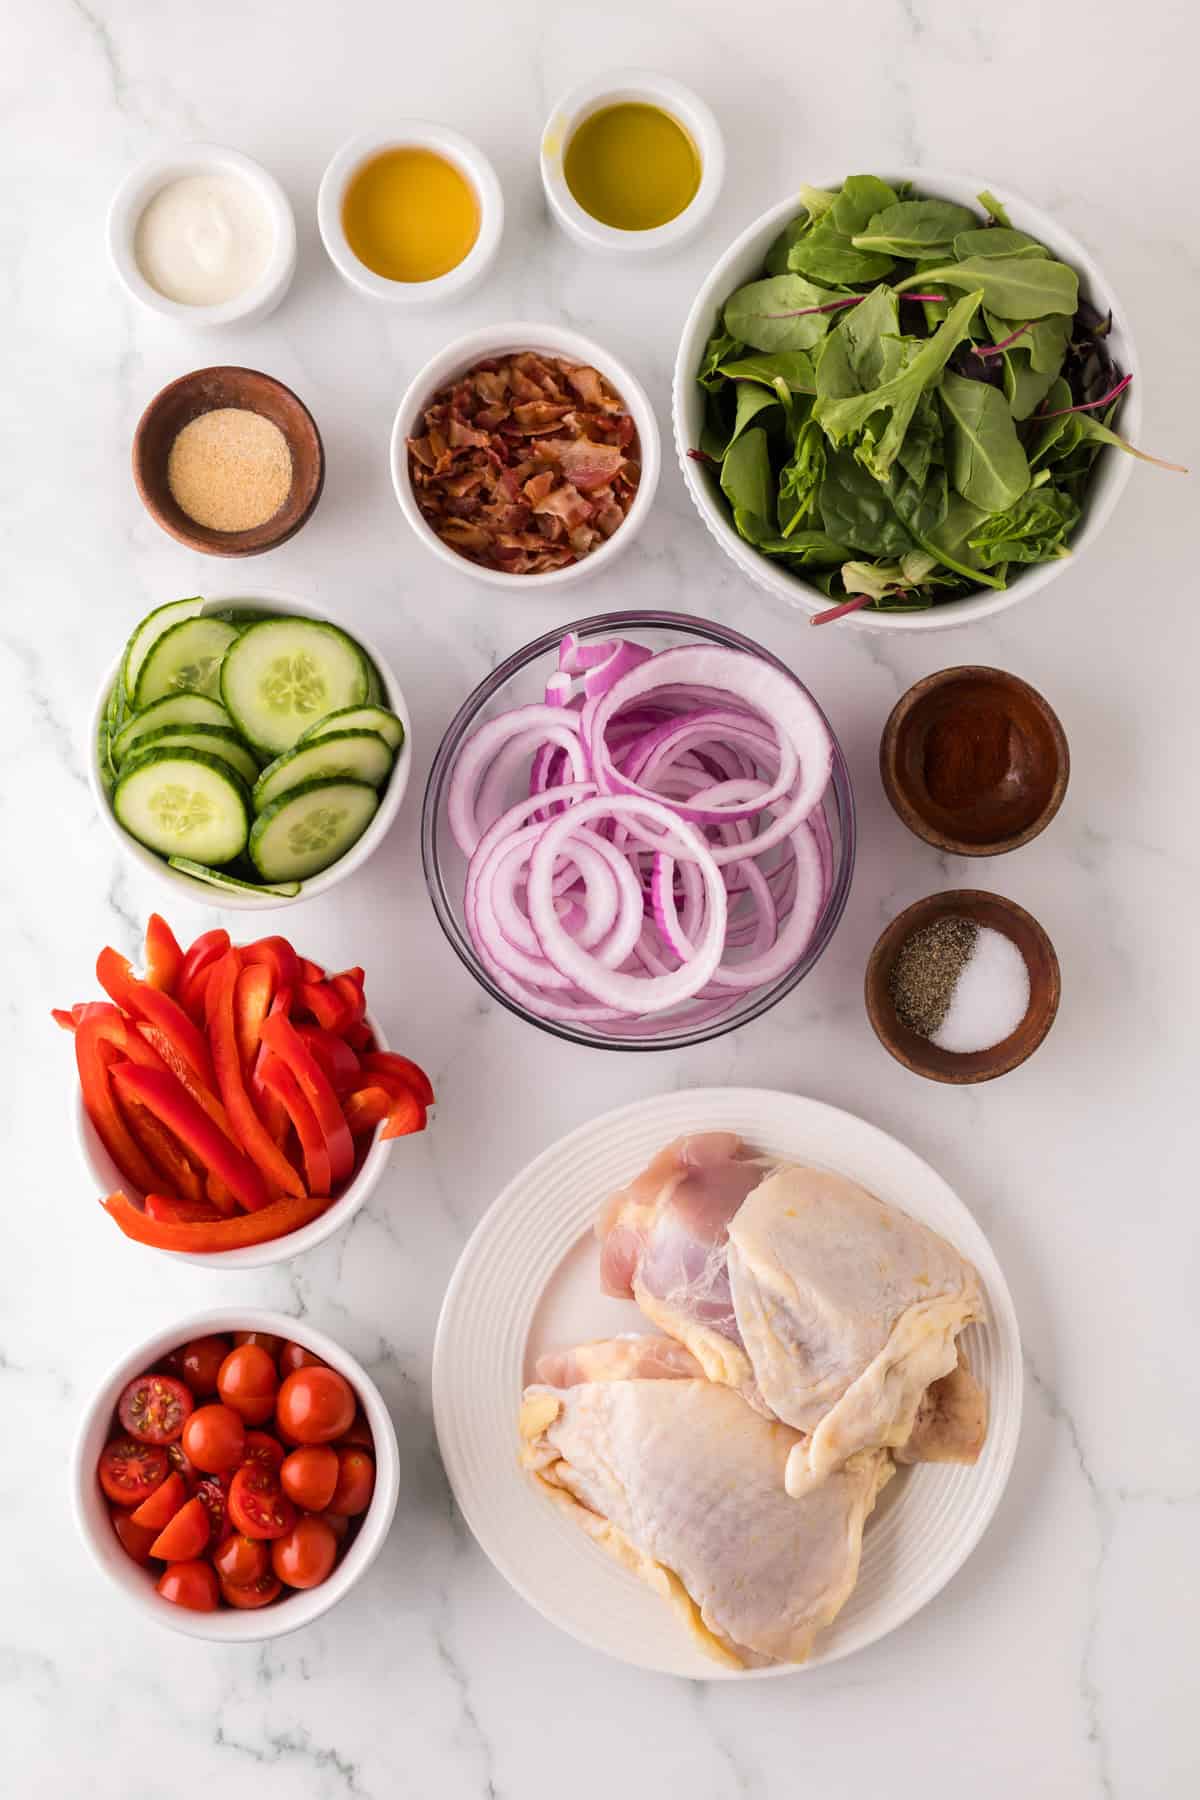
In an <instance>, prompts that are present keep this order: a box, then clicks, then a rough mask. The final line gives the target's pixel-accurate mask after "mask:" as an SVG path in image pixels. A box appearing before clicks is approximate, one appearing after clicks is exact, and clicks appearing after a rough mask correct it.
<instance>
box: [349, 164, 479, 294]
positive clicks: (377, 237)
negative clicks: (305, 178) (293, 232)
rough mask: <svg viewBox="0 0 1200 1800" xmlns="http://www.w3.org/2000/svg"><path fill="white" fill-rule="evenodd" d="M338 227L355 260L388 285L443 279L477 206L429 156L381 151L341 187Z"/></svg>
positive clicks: (472, 225) (463, 249) (464, 184)
mask: <svg viewBox="0 0 1200 1800" xmlns="http://www.w3.org/2000/svg"><path fill="white" fill-rule="evenodd" d="M342 229H343V230H344V232H345V233H346V241H347V243H348V244H349V245H350V248H351V250H353V252H354V254H355V256H357V258H358V260H359V262H361V263H364V264H365V265H366V267H367V268H368V269H370V270H371V271H372V272H373V273H374V274H376V275H382V276H384V277H385V278H386V279H387V280H388V281H435V280H436V279H437V277H438V276H439V275H448V274H449V272H450V270H451V269H456V268H457V267H458V265H459V263H460V262H462V260H463V258H464V257H465V256H466V255H467V254H468V252H469V251H470V249H471V247H472V245H473V244H474V242H475V239H476V238H477V237H478V236H479V202H478V200H477V199H476V197H475V190H474V189H473V188H472V186H471V184H470V182H469V181H468V180H467V178H466V176H465V175H464V174H463V173H462V170H461V169H459V168H457V167H456V166H455V165H454V163H452V162H450V161H448V160H447V158H446V157H444V156H439V155H438V154H437V153H436V151H433V150H418V149H415V148H413V149H396V150H384V151H382V152H381V153H380V154H379V155H378V156H374V157H372V158H371V160H370V162H367V163H364V164H363V166H362V168H361V169H359V170H358V171H357V173H356V174H355V175H354V176H353V178H352V179H351V181H350V184H349V186H348V187H347V189H346V198H345V200H344V201H343V202H342Z"/></svg>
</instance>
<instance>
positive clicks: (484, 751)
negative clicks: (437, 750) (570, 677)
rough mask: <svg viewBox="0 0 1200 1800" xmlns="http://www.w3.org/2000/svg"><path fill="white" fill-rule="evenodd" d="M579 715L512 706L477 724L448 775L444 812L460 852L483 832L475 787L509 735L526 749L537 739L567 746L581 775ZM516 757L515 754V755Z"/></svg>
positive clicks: (509, 739) (486, 822) (583, 774)
mask: <svg viewBox="0 0 1200 1800" xmlns="http://www.w3.org/2000/svg"><path fill="white" fill-rule="evenodd" d="M581 718H582V715H581V714H579V713H572V712H571V711H569V710H568V709H567V708H565V707H558V706H518V707H516V708H514V710H513V711H512V712H509V713H501V715H500V717H499V718H497V719H489V720H488V722H487V724H486V725H481V726H480V728H479V730H478V731H477V732H476V733H475V735H474V736H473V737H469V738H468V739H467V741H466V743H465V744H464V745H463V747H462V749H461V750H460V751H459V753H458V761H457V763H455V765H454V774H453V776H452V777H451V780H450V792H449V795H448V798H447V805H446V812H447V817H448V819H449V822H450V830H451V831H452V832H453V834H454V841H455V843H456V844H457V845H458V847H459V849H460V850H461V851H462V852H463V855H464V856H469V855H470V854H471V852H472V850H474V848H475V846H476V844H477V843H478V842H479V840H480V838H481V837H482V836H483V833H484V831H486V829H487V827H488V825H489V824H490V823H491V820H484V821H483V822H482V823H481V822H480V820H479V818H478V816H477V813H476V805H477V788H478V785H479V782H480V780H481V779H483V778H485V777H486V776H487V775H488V774H489V773H490V771H491V768H492V764H493V761H494V759H495V758H496V757H497V756H498V755H499V753H500V752H501V751H502V750H503V749H504V748H505V747H506V746H508V745H510V744H512V743H513V741H514V740H516V739H519V740H520V741H521V744H522V746H523V750H524V752H526V753H529V752H532V751H533V749H534V748H535V747H536V745H538V744H539V743H542V742H550V743H553V744H556V745H557V746H558V747H559V748H560V749H562V750H566V751H568V753H569V754H570V755H571V759H572V768H573V769H577V770H578V773H577V775H576V780H579V781H582V780H585V779H586V768H585V765H584V760H583V746H582V744H581V741H580V729H581V726H580V721H581ZM518 760H519V759H518Z"/></svg>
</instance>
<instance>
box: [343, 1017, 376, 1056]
mask: <svg viewBox="0 0 1200 1800" xmlns="http://www.w3.org/2000/svg"><path fill="white" fill-rule="evenodd" d="M342 1036H343V1038H344V1039H345V1040H346V1042H347V1043H348V1044H349V1046H350V1048H351V1049H352V1050H353V1051H354V1052H355V1054H356V1055H358V1056H361V1055H362V1053H363V1051H364V1050H373V1049H374V1048H375V1033H374V1032H373V1031H372V1030H371V1027H370V1026H369V1025H368V1024H367V1021H366V1020H365V1019H359V1021H358V1023H357V1024H355V1025H347V1027H346V1029H345V1031H343V1033H342Z"/></svg>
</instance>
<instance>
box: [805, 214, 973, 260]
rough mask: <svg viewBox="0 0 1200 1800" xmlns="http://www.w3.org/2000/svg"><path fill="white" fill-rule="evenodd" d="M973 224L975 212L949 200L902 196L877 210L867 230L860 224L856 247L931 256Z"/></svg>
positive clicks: (889, 252) (946, 248)
mask: <svg viewBox="0 0 1200 1800" xmlns="http://www.w3.org/2000/svg"><path fill="white" fill-rule="evenodd" d="M834 218H835V219H836V218H837V209H836V207H835V208H834ZM974 224H975V214H974V213H973V212H971V211H969V209H968V208H967V207H965V206H955V205H954V204H953V202H952V201H949V200H899V201H897V203H896V205H895V206H888V207H885V208H884V209H883V211H882V212H878V213H876V214H875V216H874V217H873V218H872V219H871V221H870V222H869V224H868V225H867V227H866V229H865V230H864V229H863V227H862V226H861V225H860V226H859V229H858V232H857V234H856V235H855V237H854V247H855V249H856V250H874V251H878V252H880V253H881V254H883V255H884V256H901V257H909V258H913V257H918V256H929V255H930V254H931V253H932V252H933V251H934V250H938V249H944V250H947V251H948V250H949V248H950V245H951V244H952V243H953V241H954V239H955V237H956V236H957V235H958V233H959V232H960V231H970V230H971V228H972V226H973V225H974Z"/></svg>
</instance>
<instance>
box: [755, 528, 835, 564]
mask: <svg viewBox="0 0 1200 1800" xmlns="http://www.w3.org/2000/svg"><path fill="white" fill-rule="evenodd" d="M755 549H757V550H761V551H762V553H763V555H764V556H781V557H785V558H786V559H787V560H788V561H789V562H790V563H791V564H792V566H793V568H797V569H834V568H836V567H837V565H838V564H839V563H843V562H845V560H846V558H847V557H848V556H849V554H850V546H849V545H848V544H839V543H838V541H837V539H836V538H831V537H830V535H829V533H828V532H827V531H796V532H793V534H792V535H791V537H769V538H763V539H762V540H761V541H760V542H759V543H758V544H756V545H755Z"/></svg>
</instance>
